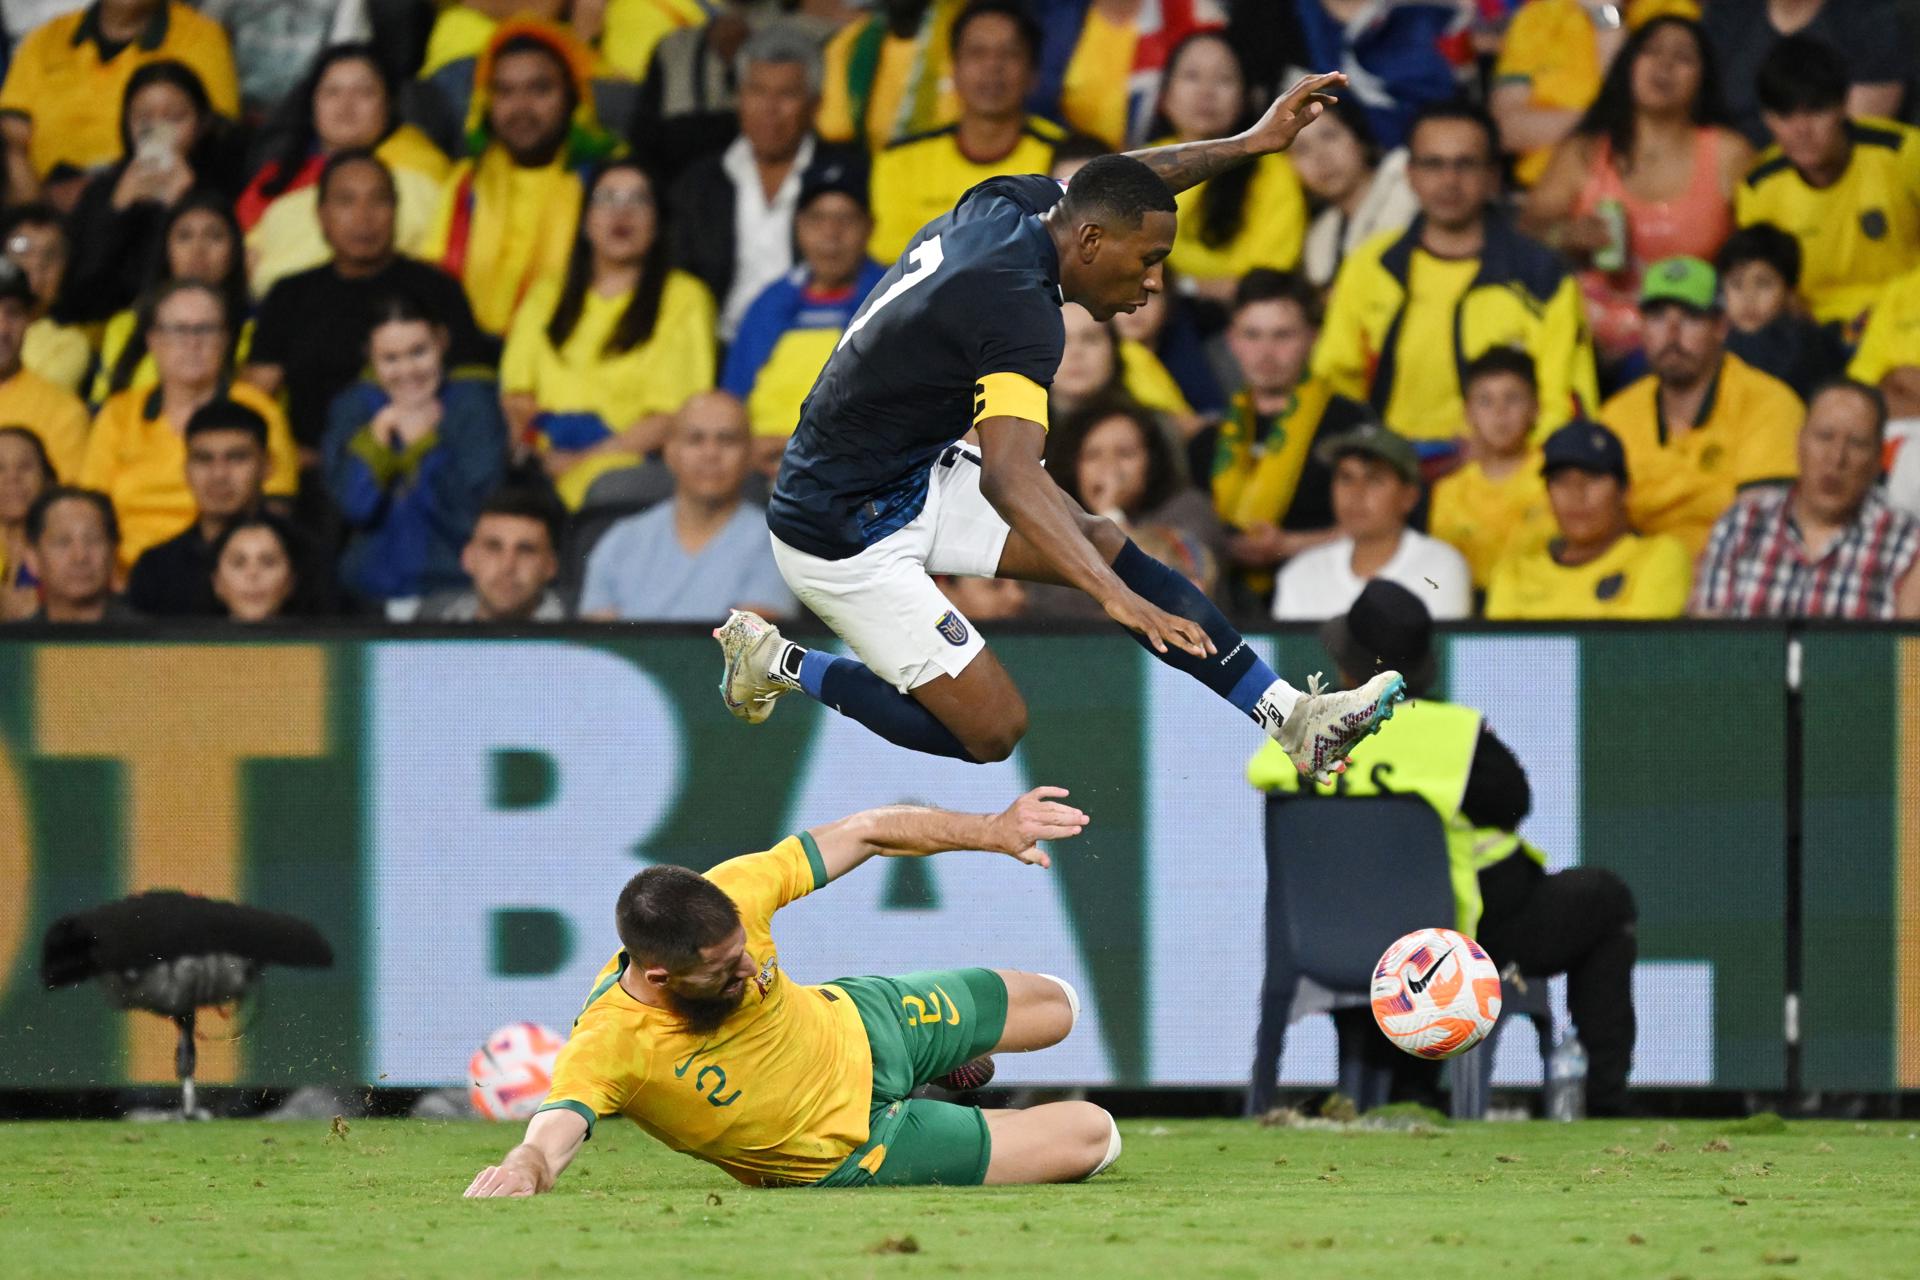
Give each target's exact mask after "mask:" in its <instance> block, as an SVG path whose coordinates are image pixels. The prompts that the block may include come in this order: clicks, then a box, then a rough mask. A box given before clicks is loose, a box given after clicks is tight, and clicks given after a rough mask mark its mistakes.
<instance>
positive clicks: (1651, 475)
mask: <svg viewBox="0 0 1920 1280" xmlns="http://www.w3.org/2000/svg"><path fill="white" fill-rule="evenodd" d="M1805 416H1806V410H1805V409H1804V408H1803V407H1802V405H1801V403H1800V397H1799V396H1796V395H1795V394H1793V389H1792V388H1791V387H1789V386H1787V384H1786V383H1784V382H1781V381H1780V380H1779V379H1778V378H1774V377H1770V376H1768V375H1767V374H1764V373H1762V372H1760V371H1759V370H1758V369H1756V368H1754V367H1753V366H1752V365H1750V364H1748V363H1747V362H1746V361H1744V360H1742V359H1740V358H1739V357H1738V356H1734V355H1728V356H1726V357H1724V358H1723V359H1722V361H1721V364H1720V372H1719V373H1718V374H1716V375H1715V376H1714V385H1713V388H1712V389H1711V390H1710V391H1708V393H1707V402H1706V405H1705V406H1704V407H1703V408H1702V409H1701V413H1700V420H1699V421H1698V422H1696V423H1694V424H1693V428H1692V430H1690V431H1688V432H1686V433H1685V434H1684V435H1678V436H1676V435H1674V434H1673V433H1672V432H1671V431H1670V430H1669V428H1668V426H1667V423H1666V421H1665V420H1664V419H1663V418H1662V417H1661V415H1660V395H1659V380H1658V379H1657V378H1655V377H1654V375H1652V374H1648V375H1647V376H1646V377H1644V378H1642V379H1640V380H1639V381H1638V382H1635V383H1633V384H1631V385H1630V386H1628V387H1627V388H1626V389H1625V390H1623V391H1621V392H1619V393H1618V394H1616V395H1615V396H1614V397H1613V398H1612V399H1610V400H1608V401H1607V402H1606V403H1605V404H1603V405H1601V406H1600V421H1601V422H1603V423H1605V424H1606V425H1607V426H1608V427H1611V428H1612V429H1613V433H1614V434H1615V435H1617V436H1619V437H1620V443H1621V445H1622V446H1623V447H1624V448H1625V449H1626V453H1627V510H1628V512H1629V513H1630V514H1631V515H1632V517H1633V525H1634V528H1636V529H1638V530H1640V532H1642V533H1670V534H1672V535H1673V536H1674V537H1676V538H1678V539H1680V541H1681V543H1682V544H1683V545H1684V546H1685V547H1686V549H1687V554H1688V556H1690V557H1693V556H1698V555H1699V554H1700V552H1701V551H1702V550H1704V549H1705V548H1706V545H1707V536H1708V535H1709V534H1711V533H1712V532H1713V524H1714V521H1716V520H1718V519H1719V518H1720V516H1721V513H1723V512H1724V511H1726V509H1727V508H1728V507H1730V506H1732V505H1733V499H1734V495H1735V494H1736V493H1737V492H1738V491H1739V490H1740V489H1741V488H1742V487H1743V486H1745V485H1750V484H1762V483H1765V482H1767V481H1770V480H1791V479H1793V478H1794V477H1796V476H1798V475H1799V474H1800V461H1799V451H1798V443H1799V438H1800V423H1801V420H1802V419H1803V418H1805Z"/></svg>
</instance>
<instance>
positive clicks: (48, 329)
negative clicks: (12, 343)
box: [20, 316, 93, 395]
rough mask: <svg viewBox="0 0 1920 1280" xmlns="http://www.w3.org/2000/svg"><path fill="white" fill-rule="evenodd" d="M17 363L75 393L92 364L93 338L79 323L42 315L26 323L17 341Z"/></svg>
mask: <svg viewBox="0 0 1920 1280" xmlns="http://www.w3.org/2000/svg"><path fill="white" fill-rule="evenodd" d="M20 363H21V364H23V365H25V366H26V367H27V368H29V369H31V370H33V371H34V372H35V373H37V374H39V375H40V376H41V377H43V378H45V379H46V380H47V381H48V382H51V383H53V385H55V386H56V387H59V388H61V389H62V390H65V391H71V392H73V393H74V394H75V395H79V394H80V384H81V383H83V382H85V381H86V380H87V371H88V370H89V369H91V368H92V367H93V342H92V340H91V339H89V338H88V337H87V331H86V330H85V329H84V328H82V327H81V326H79V325H68V324H56V323H54V320H53V317H51V316H41V317H40V318H39V319H38V320H35V321H34V322H33V323H32V324H30V325H28V326H27V336H26V338H25V339H24V340H23V341H22V342H21V344H20Z"/></svg>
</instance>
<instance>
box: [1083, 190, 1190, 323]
mask: <svg viewBox="0 0 1920 1280" xmlns="http://www.w3.org/2000/svg"><path fill="white" fill-rule="evenodd" d="M1174 226H1175V222H1174V215H1172V214H1171V213H1164V212H1161V211H1160V210H1158V209H1155V210H1150V211H1149V212H1147V213H1145V214H1142V215H1141V218H1140V225H1139V226H1138V227H1128V226H1126V225H1125V224H1121V225H1119V226H1115V227H1103V228H1101V234H1100V238H1099V240H1098V241H1097V242H1096V243H1095V244H1094V246H1093V252H1092V254H1091V255H1090V257H1089V259H1088V261H1087V263H1086V277H1087V288H1086V296H1085V297H1079V298H1075V299H1073V301H1075V302H1078V303H1079V304H1080V305H1081V306H1083V307H1085V308H1086V309H1087V310H1088V311H1089V312H1091V313H1092V315H1093V318H1094V319H1096V320H1099V321H1101V322H1102V323H1104V322H1106V321H1108V320H1111V319H1113V318H1114V316H1116V315H1118V314H1120V313H1121V312H1123V311H1125V312H1133V311H1136V310H1138V309H1139V308H1140V307H1142V306H1145V305H1146V302H1147V299H1148V297H1149V296H1151V295H1153V294H1156V293H1159V292H1160V290H1161V288H1162V287H1163V286H1164V285H1165V283H1166V275H1165V267H1164V266H1163V265H1162V264H1163V263H1165V262H1166V259H1167V254H1169V253H1171V252H1172V251H1173V232H1174Z"/></svg>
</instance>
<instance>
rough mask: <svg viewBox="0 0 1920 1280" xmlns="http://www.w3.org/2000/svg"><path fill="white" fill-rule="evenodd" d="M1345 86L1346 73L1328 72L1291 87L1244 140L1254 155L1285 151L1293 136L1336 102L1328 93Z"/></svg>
mask: <svg viewBox="0 0 1920 1280" xmlns="http://www.w3.org/2000/svg"><path fill="white" fill-rule="evenodd" d="M1346 83H1347V77H1346V75H1345V73H1343V72H1339V71H1329V72H1326V73H1325V74H1324V75H1317V76H1307V77H1305V78H1304V79H1302V80H1300V81H1298V82H1297V83H1295V84H1294V86H1293V88H1291V89H1289V90H1287V91H1286V92H1285V93H1284V94H1281V95H1280V97H1279V98H1278V99H1277V100H1276V101H1275V102H1274V104H1273V105H1272V106H1270V107H1268V108H1267V113H1266V114H1265V115H1263V116H1261V117H1260V119H1259V121H1258V122H1257V123H1255V125H1254V126H1253V128H1251V129H1249V130H1247V133H1246V138H1247V141H1248V142H1251V143H1252V144H1253V149H1254V152H1255V154H1257V155H1268V154H1271V153H1272V152H1275V151H1285V150H1286V149H1287V148H1288V147H1290V146H1292V145H1293V139H1294V135H1295V134H1297V133H1299V132H1300V131H1301V130H1302V129H1304V128H1306V127H1307V126H1308V125H1310V124H1312V123H1313V122H1314V120H1316V119H1317V118H1318V117H1319V116H1320V114H1321V112H1323V111H1325V110H1326V109H1327V108H1328V107H1330V106H1332V105H1333V104H1334V102H1335V101H1336V99H1335V97H1334V95H1333V94H1331V93H1329V92H1328V90H1330V89H1338V88H1341V87H1342V86H1344V85H1345V84H1346Z"/></svg>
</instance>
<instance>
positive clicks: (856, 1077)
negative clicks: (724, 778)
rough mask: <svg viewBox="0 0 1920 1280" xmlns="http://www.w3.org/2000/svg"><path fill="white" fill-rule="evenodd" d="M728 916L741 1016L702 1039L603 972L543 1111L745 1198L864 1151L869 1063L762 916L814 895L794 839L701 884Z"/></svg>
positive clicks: (855, 1034)
mask: <svg viewBox="0 0 1920 1280" xmlns="http://www.w3.org/2000/svg"><path fill="white" fill-rule="evenodd" d="M707 879H709V880H711V881H713V883H715V884H716V885H718V886H720V889H721V891H722V892H724V893H725V894H726V895H727V897H729V898H731V899H732V900H733V904H734V906H735V907H736V908H737V909H738V910H739V912H740V923H741V925H742V926H743V927H744V928H745V929H746V934H747V953H748V954H749V955H750V956H752V957H753V960H754V962H755V964H756V965H758V967H759V972H758V975H757V976H756V977H755V978H754V979H753V981H752V982H750V983H748V984H747V990H746V995H745V996H744V997H743V998H742V1000H741V1002H740V1007H739V1008H738V1009H736V1010H734V1012H733V1013H732V1015H731V1016H729V1017H728V1018H727V1020H726V1021H725V1022H723V1023H721V1024H720V1027H719V1029H718V1030H716V1031H714V1032H712V1033H711V1034H709V1035H706V1036H698V1035H694V1034H692V1033H690V1032H688V1031H686V1030H684V1029H683V1028H682V1024H681V1023H680V1022H679V1020H678V1019H677V1018H676V1017H675V1016H674V1015H673V1014H672V1013H671V1012H670V1011H668V1010H666V1009H662V1008H658V1007H656V1006H654V1005H649V1004H642V1003H641V1002H640V1001H638V1000H635V999H634V998H633V997H632V996H630V995H628V994H627V992H626V990H625V989H624V988H622V987H621V985H620V975H621V973H622V972H624V971H625V969H626V967H627V960H628V958H627V953H626V952H625V951H621V952H619V953H618V954H616V955H615V956H614V957H613V959H611V960H609V961H608V962H607V964H606V967H605V968H603V969H601V971H600V974H599V976H598V977H597V978H596V979H595V980H594V984H593V993H592V994H591V995H589V996H588V997H587V1003H586V1006H585V1007H584V1008H582V1009H581V1011H580V1016H579V1017H578V1018H576V1019H575V1020H574V1023H573V1035H572V1038H571V1039H569V1040H568V1041H567V1043H566V1045H565V1046H564V1047H562V1048H561V1050H560V1056H559V1058H558V1060H557V1061H556V1062H555V1063H554V1068H553V1088H552V1090H551V1091H550V1092H549V1093H548V1094H547V1099H546V1101H545V1102H544V1103H542V1104H541V1107H540V1109H541V1110H542V1111H551V1110H554V1109H556V1108H565V1109H566V1110H569V1111H572V1112H574V1113H575V1114H577V1115H579V1116H580V1117H581V1118H582V1119H583V1120H585V1121H586V1122H587V1133H588V1136H589V1137H591V1136H592V1133H593V1126H594V1124H595V1122H596V1121H597V1120H598V1118H599V1117H601V1116H613V1115H624V1116H626V1117H627V1118H628V1119H629V1120H632V1121H633V1122H634V1123H635V1124H637V1125H639V1126H640V1127H641V1128H642V1129H645V1130H646V1131H647V1132H648V1133H650V1134H652V1135H653V1136H654V1137H656V1138H658V1139H660V1141H662V1142H664V1143H666V1144H667V1146H669V1147H671V1148H673V1149H674V1150H675V1151H681V1152H685V1153H686V1154H687V1155H691V1156H697V1157H699V1158H700V1159H702V1160H705V1161H707V1162H708V1163H709V1164H713V1165H717V1166H719V1167H720V1168H721V1169H724V1170H725V1171H726V1172H727V1173H729V1174H731V1175H732V1176H733V1177H735V1178H738V1179H739V1180H740V1181H741V1182H744V1183H746V1184H747V1185H749V1186H760V1187H764V1186H795V1185H803V1184H805V1183H810V1182H818V1181H819V1180H820V1179H821V1178H824V1177H826V1176H827V1175H828V1174H829V1173H832V1172H833V1171H834V1169H836V1168H837V1167H839V1165H840V1163H841V1162H842V1161H843V1160H845V1159H846V1158H847V1156H849V1155H850V1154H852V1152H853V1150H854V1148H856V1147H858V1146H859V1145H860V1144H861V1143H863V1142H865V1141H866V1140H867V1116H868V1113H869V1109H870V1108H871V1106H872V1104H873V1051H872V1049H871V1048H870V1047H869V1046H868V1044H867V1032H866V1028H865V1026H864V1025H863V1024H862V1023H861V1021H860V1014H859V1012H858V1011H857V1010H856V1009H855V1008H854V1005H853V1001H852V1000H850V999H848V998H847V996H846V994H845V993H844V992H842V991H841V990H840V989H839V988H837V987H833V986H819V987H807V986H802V985H800V984H799V983H797V982H795V981H794V980H793V979H792V978H790V977H788V976H787V974H786V973H785V972H784V971H783V970H782V969H781V968H780V961H779V956H778V954H777V952H776V950H775V947H774V942H773V934H772V932H771V931H770V930H771V924H772V920H773V913H774V912H776V911H778V910H779V909H780V908H781V907H784V906H786V905H787V904H788V903H789V902H792V901H794V900H795V899H797V898H802V897H805V896H806V895H807V894H809V893H812V892H813V891H814V890H815V889H818V888H820V887H821V886H823V885H825V884H826V882H827V871H826V866H825V865H824V864H823V863H822V862H821V860H820V850H819V849H818V847H817V846H815V844H814V843H813V838H812V837H811V836H809V835H806V834H804V833H803V834H801V835H798V836H791V837H789V838H787V839H785V840H783V841H781V842H780V843H779V844H777V845H775V846H774V847H773V848H771V849H769V850H767V851H766V852H765V853H750V854H747V855H745V856H744V857H739V858H733V859H731V860H729V861H727V862H723V863H721V864H720V865H719V866H717V867H715V868H714V869H713V870H711V871H709V872H708V873H707Z"/></svg>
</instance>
